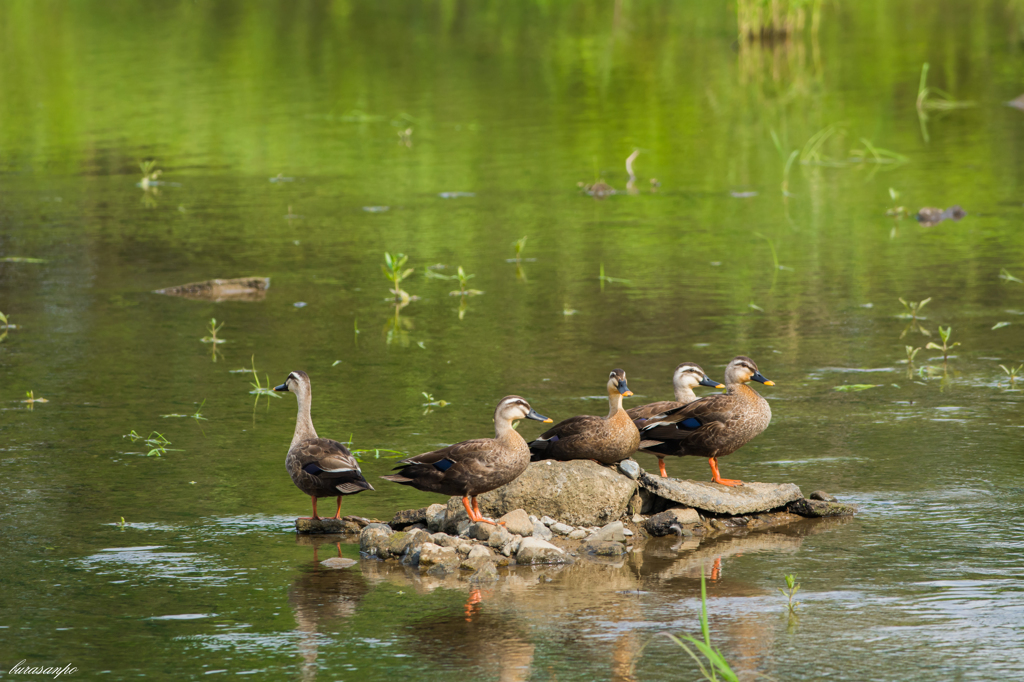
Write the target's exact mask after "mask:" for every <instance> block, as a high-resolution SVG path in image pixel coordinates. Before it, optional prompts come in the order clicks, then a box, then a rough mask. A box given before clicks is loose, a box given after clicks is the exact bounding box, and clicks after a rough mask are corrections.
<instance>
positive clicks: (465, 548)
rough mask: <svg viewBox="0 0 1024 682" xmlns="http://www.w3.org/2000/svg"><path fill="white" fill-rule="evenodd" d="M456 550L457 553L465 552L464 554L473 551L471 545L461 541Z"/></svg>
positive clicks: (467, 554)
mask: <svg viewBox="0 0 1024 682" xmlns="http://www.w3.org/2000/svg"><path fill="white" fill-rule="evenodd" d="M458 550H459V554H465V555H466V556H469V553H470V552H472V551H473V545H471V544H469V543H468V542H463V543H462V544H461V545H459V546H458Z"/></svg>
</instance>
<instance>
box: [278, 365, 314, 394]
mask: <svg viewBox="0 0 1024 682" xmlns="http://www.w3.org/2000/svg"><path fill="white" fill-rule="evenodd" d="M274 390H275V391H280V392H283V393H295V394H296V395H309V393H310V384H309V375H308V374H306V373H305V372H303V371H301V370H300V371H295V372H292V373H291V374H289V375H288V378H287V379H285V380H284V383H283V384H281V385H280V386H274Z"/></svg>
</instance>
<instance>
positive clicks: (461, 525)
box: [441, 497, 472, 535]
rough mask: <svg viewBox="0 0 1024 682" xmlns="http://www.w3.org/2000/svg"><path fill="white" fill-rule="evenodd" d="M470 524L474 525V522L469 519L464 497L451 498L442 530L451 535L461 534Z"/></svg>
mask: <svg viewBox="0 0 1024 682" xmlns="http://www.w3.org/2000/svg"><path fill="white" fill-rule="evenodd" d="M470 525H472V522H471V521H470V520H469V514H467V513H466V508H465V507H464V506H463V505H462V498H461V497H452V498H449V500H448V506H447V507H446V508H445V517H444V523H443V524H441V530H443V531H444V532H445V533H448V534H449V535H461V534H462V533H463V532H464V531H465V530H466V529H468V528H469V527H470Z"/></svg>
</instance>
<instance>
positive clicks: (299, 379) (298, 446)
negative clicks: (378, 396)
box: [274, 371, 373, 521]
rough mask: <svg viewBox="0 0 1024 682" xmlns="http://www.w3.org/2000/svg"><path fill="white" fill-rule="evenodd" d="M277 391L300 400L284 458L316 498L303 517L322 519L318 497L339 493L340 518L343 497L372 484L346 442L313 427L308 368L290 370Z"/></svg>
mask: <svg viewBox="0 0 1024 682" xmlns="http://www.w3.org/2000/svg"><path fill="white" fill-rule="evenodd" d="M274 390H275V391H278V392H282V393H294V394H295V398H296V400H297V401H298V404H299V413H298V416H297V417H296V419H295V435H294V436H292V443H291V445H289V446H288V455H287V456H286V457H285V459H284V463H285V467H286V468H287V469H288V474H289V475H290V476H291V477H292V481H293V482H294V483H295V486H296V487H297V488H298V489H299V490H301V491H302V492H304V493H306V494H307V495H309V497H310V499H311V500H312V502H313V515H312V516H307V517H304V518H307V519H312V520H314V521H316V520H319V519H320V517H319V516H317V513H316V500H317V498H318V497H337V498H338V510H337V512H336V513H335V514H334V518H335V519H340V518H341V500H342V498H344V496H345V495H355V494H356V493H361V492H363V491H364V490H373V486H372V485H370V483H369V482H368V481H367V480H366V479H365V478H363V472H362V470H360V468H359V462H357V461H356V458H355V457H353V456H352V453H351V452H349V451H348V448H346V447H345V446H344V445H342V444H341V443H339V442H338V441H336V440H331V439H330V438H320V437H319V436H317V435H316V429H314V428H313V420H312V419H311V418H310V414H309V412H310V406H311V405H312V402H313V390H312V386H311V384H310V381H309V375H308V374H306V373H305V372H301V371H297V372H291V373H290V374H289V375H288V378H287V379H285V382H284V383H283V384H281V385H280V386H275V387H274Z"/></svg>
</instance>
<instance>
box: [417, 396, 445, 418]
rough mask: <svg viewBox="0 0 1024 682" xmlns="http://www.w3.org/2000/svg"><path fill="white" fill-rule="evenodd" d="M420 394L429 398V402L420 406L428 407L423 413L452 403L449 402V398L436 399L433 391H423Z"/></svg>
mask: <svg viewBox="0 0 1024 682" xmlns="http://www.w3.org/2000/svg"><path fill="white" fill-rule="evenodd" d="M420 395H422V396H423V397H424V398H426V399H427V402H425V403H423V404H422V405H420V407H425V408H427V409H425V410H423V414H430V413H431V412H433V411H434V409H433V408H435V407H445V406H447V405H451V403H450V402H448V401H447V400H434V395H433V394H432V393H421V394H420Z"/></svg>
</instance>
